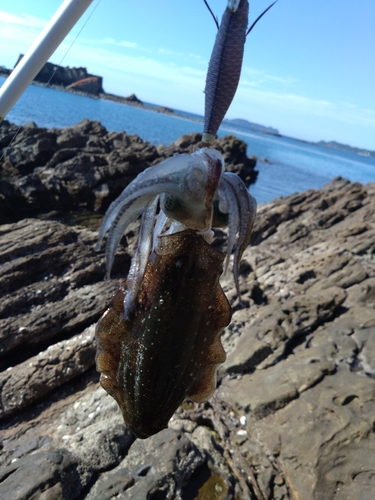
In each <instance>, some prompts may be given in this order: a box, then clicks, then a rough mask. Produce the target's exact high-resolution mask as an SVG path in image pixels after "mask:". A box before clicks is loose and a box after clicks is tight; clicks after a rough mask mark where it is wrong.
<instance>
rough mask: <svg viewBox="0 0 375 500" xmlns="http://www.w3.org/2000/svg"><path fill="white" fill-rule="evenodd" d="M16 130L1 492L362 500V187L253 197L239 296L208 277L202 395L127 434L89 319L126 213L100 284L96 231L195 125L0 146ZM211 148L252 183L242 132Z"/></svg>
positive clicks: (56, 134) (4, 251) (367, 272)
mask: <svg viewBox="0 0 375 500" xmlns="http://www.w3.org/2000/svg"><path fill="white" fill-rule="evenodd" d="M17 128H18V127H16V126H13V125H11V124H9V123H5V124H2V126H1V127H0V151H1V150H3V153H4V157H3V159H2V160H1V163H0V166H1V170H0V172H1V177H0V186H1V187H0V217H1V220H0V223H1V225H0V259H1V262H0V284H1V286H0V294H1V303H0V311H1V312H0V324H1V329H0V369H1V372H0V391H1V396H0V418H1V436H2V438H1V444H2V449H1V458H0V460H1V465H0V497H1V498H12V499H15V500H16V499H17V500H18V499H19V500H21V499H22V500H23V499H36V498H38V499H45V500H46V499H52V498H53V499H55V498H56V499H60V498H61V499H84V498H87V499H98V500H99V499H100V500H105V499H112V498H122V499H127V498H129V499H135V498H136V499H146V498H148V499H152V500H157V499H164V498H173V499H183V500H190V499H191V500H193V499H198V500H203V499H243V500H245V499H261V500H265V499H276V500H282V499H296V498H298V499H303V500H310V499H311V500H323V499H324V500H330V499H332V500H333V499H335V500H336V499H340V500H349V499H357V498H361V499H366V500H367V499H368V500H370V499H372V498H373V496H374V490H375V479H374V478H375V433H374V421H375V420H374V415H375V379H374V378H375V361H374V360H375V257H374V255H375V196H374V195H375V183H372V184H369V185H366V186H362V185H360V184H359V183H350V182H348V181H346V180H344V179H340V178H338V179H335V180H333V181H332V182H331V183H330V184H328V185H327V186H325V187H324V188H323V189H321V190H318V191H315V190H310V191H306V192H305V193H301V194H296V195H291V196H288V197H285V198H279V199H276V200H274V201H273V202H271V203H268V204H267V205H263V206H262V207H260V209H259V213H258V217H257V221H256V224H255V228H254V233H253V238H252V244H251V245H250V246H249V248H248V249H247V250H246V251H245V254H244V257H243V261H242V263H241V277H240V285H241V291H242V297H243V301H244V304H245V307H242V306H241V305H240V304H239V303H238V299H237V297H236V294H235V290H234V285H233V282H232V279H231V277H230V276H228V277H224V278H223V288H224V290H225V292H226V294H227V296H228V298H229V300H230V302H231V304H232V307H233V310H234V314H233V319H232V322H231V324H230V325H229V327H228V328H227V329H226V330H225V332H224V334H223V339H222V340H223V344H224V347H225V349H226V351H227V353H228V357H227V360H226V362H225V363H224V365H222V367H221V368H220V371H219V386H218V390H217V391H216V393H215V394H214V396H213V397H212V398H211V399H210V401H208V402H207V403H205V404H202V405H193V404H188V403H186V404H184V405H183V406H182V407H181V408H180V409H179V410H178V411H177V412H176V414H175V415H174V417H173V419H172V421H171V422H170V425H169V428H168V429H166V430H164V431H162V432H160V433H159V434H157V435H155V436H153V437H151V438H149V439H148V440H146V441H142V440H138V439H135V437H134V436H133V435H132V433H131V432H130V431H129V430H127V429H126V428H125V425H124V423H123V420H122V417H121V414H120V412H119V410H118V407H117V405H116V403H115V402H114V400H113V399H112V398H111V397H110V396H108V395H107V394H106V393H105V392H104V391H103V390H102V389H101V388H100V386H99V384H98V379H99V376H98V373H97V372H96V371H95V367H94V356H95V345H94V326H95V322H96V321H97V320H98V318H99V317H100V315H101V314H102V312H103V311H104V310H105V309H106V307H107V306H108V304H109V301H110V299H111V296H112V295H113V293H114V292H115V291H116V289H117V286H118V283H119V280H120V279H121V277H123V276H124V275H126V272H127V270H128V267H129V263H130V258H131V255H132V252H133V250H134V244H135V238H134V236H135V234H136V225H134V226H132V227H131V228H130V229H131V230H130V232H129V233H128V235H127V237H126V238H124V240H123V244H122V247H121V250H120V252H119V253H118V255H117V257H116V260H115V265H114V271H113V274H112V279H111V280H109V281H104V280H103V277H104V273H105V261H104V254H103V253H95V252H94V244H95V242H96V239H97V228H98V225H99V223H100V219H101V217H102V214H103V213H104V211H105V210H106V208H107V206H108V205H109V203H110V202H111V201H112V200H113V199H114V198H115V197H116V196H117V195H118V194H119V192H120V191H121V190H122V189H123V188H124V187H125V186H126V185H127V184H128V183H129V182H130V181H131V180H132V179H133V178H134V176H135V175H137V174H138V173H139V172H140V171H141V170H143V169H144V168H146V167H147V166H149V165H152V164H155V163H157V162H159V161H161V160H162V159H163V158H166V157H168V156H170V155H171V154H173V152H176V151H187V150H189V146H190V144H196V143H198V142H199V139H200V137H199V135H198V134H196V135H190V136H184V137H182V138H181V139H180V140H178V141H176V142H175V143H174V144H172V145H171V146H169V147H164V146H160V147H154V146H152V145H150V144H148V143H146V142H144V141H142V140H141V139H139V138H138V137H136V136H129V135H127V134H125V133H123V132H121V133H112V132H108V131H106V129H105V128H104V127H103V126H102V125H100V124H99V123H97V122H89V121H84V122H82V123H80V124H78V125H77V126H75V127H71V128H68V129H62V130H57V129H53V130H45V129H40V128H38V127H36V126H35V125H33V124H30V125H29V126H27V127H24V128H23V129H22V131H21V133H20V134H19V135H18V137H17V138H16V139H15V141H14V142H13V143H12V144H11V145H10V146H9V142H10V140H11V139H12V136H13V134H14V132H15V130H16V129H17ZM216 147H217V148H220V149H221V150H222V151H223V153H224V156H225V158H226V161H227V164H228V167H229V169H231V170H232V171H235V172H237V173H239V174H240V175H241V176H242V177H243V178H244V179H245V181H246V182H247V183H250V182H253V181H254V179H255V176H256V172H255V171H254V167H255V161H254V160H251V159H249V158H247V156H246V147H245V145H244V144H243V143H242V142H241V141H239V140H237V139H235V138H233V137H227V138H224V139H222V140H220V141H218V142H217V144H216ZM0 155H1V153H0ZM223 243H225V233H224V232H221V231H218V232H217V235H216V239H215V241H214V244H215V245H216V246H218V247H220V246H222V245H223Z"/></svg>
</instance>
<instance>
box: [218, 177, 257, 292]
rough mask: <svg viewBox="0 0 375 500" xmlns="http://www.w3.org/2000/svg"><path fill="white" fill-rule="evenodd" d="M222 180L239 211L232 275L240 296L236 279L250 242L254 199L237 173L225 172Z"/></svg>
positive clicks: (254, 206)
mask: <svg viewBox="0 0 375 500" xmlns="http://www.w3.org/2000/svg"><path fill="white" fill-rule="evenodd" d="M223 182H224V183H226V184H227V186H228V187H229V188H230V189H231V191H232V196H233V197H235V199H236V205H237V209H238V213H239V226H238V239H237V242H236V245H235V250H234V261H233V276H234V282H235V285H236V290H237V294H238V296H239V297H241V293H240V286H239V281H238V277H239V269H240V260H241V257H242V254H243V253H244V251H245V248H246V246H247V245H248V244H249V243H250V237H251V231H252V229H253V225H254V220H255V215H256V201H255V199H254V198H253V197H252V196H251V194H250V193H249V192H248V190H247V189H246V186H245V184H244V183H243V181H242V180H241V179H240V178H239V177H238V175H236V174H233V173H231V172H227V173H226V174H225V176H223Z"/></svg>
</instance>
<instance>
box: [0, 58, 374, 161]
mask: <svg viewBox="0 0 375 500" xmlns="http://www.w3.org/2000/svg"><path fill="white" fill-rule="evenodd" d="M11 72H12V70H9V69H7V68H0V77H1V76H2V77H4V78H7V77H8V76H9V75H10V74H11ZM31 85H37V86H39V87H46V88H50V89H52V90H59V91H62V92H68V93H70V94H75V95H78V96H81V97H90V98H92V99H103V100H106V101H112V102H117V103H119V104H125V105H127V106H133V107H136V108H141V109H144V110H146V111H152V112H154V113H161V114H165V115H169V116H173V117H175V118H180V119H183V120H187V121H190V122H194V123H203V122H204V118H203V116H202V118H201V119H200V118H198V117H192V116H186V115H182V114H180V113H179V112H178V111H176V110H174V109H172V108H168V107H167V106H162V105H158V104H153V105H150V104H145V103H144V102H142V101H141V100H140V99H138V98H137V96H136V95H135V94H132V95H131V96H129V97H123V96H119V95H116V94H110V93H107V92H102V93H99V95H97V96H96V95H94V94H91V93H89V92H84V91H80V90H77V89H75V88H67V87H64V86H63V85H53V84H46V83H41V82H37V81H33V82H32V83H31ZM186 113H188V112H186ZM245 121H247V120H245ZM249 123H250V122H249ZM221 127H222V128H224V129H226V130H228V127H229V130H228V131H230V132H233V133H236V132H238V133H240V134H241V133H245V134H246V133H251V132H253V133H254V132H255V133H260V134H262V135H265V136H271V137H280V138H286V139H292V140H295V141H298V142H302V143H304V144H311V145H313V146H319V147H323V148H325V149H328V150H337V151H343V152H347V153H352V154H355V155H357V156H361V157H365V158H375V151H372V150H368V149H365V148H357V147H354V146H350V145H347V144H341V143H339V142H337V141H333V140H330V141H324V140H320V141H318V142H311V141H308V140H305V139H299V138H296V137H290V136H288V135H283V134H280V133H276V132H270V131H265V130H262V129H261V128H259V129H257V128H253V127H248V128H247V127H245V126H242V127H241V128H242V129H244V130H241V129H240V128H238V127H236V126H234V125H232V124H231V123H230V120H229V121H228V122H227V123H226V120H225V119H224V120H223V123H222V124H221Z"/></svg>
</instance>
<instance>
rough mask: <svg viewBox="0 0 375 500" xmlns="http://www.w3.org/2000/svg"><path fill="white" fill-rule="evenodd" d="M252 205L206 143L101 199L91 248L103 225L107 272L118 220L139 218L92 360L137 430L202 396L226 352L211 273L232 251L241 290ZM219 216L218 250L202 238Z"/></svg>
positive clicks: (146, 432)
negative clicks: (222, 238)
mask: <svg viewBox="0 0 375 500" xmlns="http://www.w3.org/2000/svg"><path fill="white" fill-rule="evenodd" d="M158 207H159V213H158V214H157V212H158ZM255 213H256V202H255V200H254V198H253V197H252V196H251V195H250V193H249V192H248V191H247V189H246V186H245V184H244V183H243V181H242V180H241V179H240V178H239V177H238V176H237V175H235V174H232V173H229V172H225V171H224V159H223V157H222V155H221V153H220V152H219V151H216V150H214V149H208V148H201V149H198V150H197V151H195V152H194V153H192V154H180V155H175V156H173V157H172V158H168V159H167V160H165V161H163V162H161V163H159V164H158V165H155V166H153V167H150V168H148V169H146V170H145V171H144V172H142V173H141V174H139V175H138V177H137V178H136V179H134V181H133V182H131V183H130V184H129V185H128V186H127V187H126V188H125V189H124V191H123V192H122V194H121V195H120V196H119V197H118V198H117V199H116V200H115V201H114V202H113V203H112V204H111V205H110V207H109V209H108V211H107V213H106V215H105V217H104V220H103V223H102V226H101V229H100V233H99V240H98V244H97V247H96V249H97V250H100V247H101V245H102V241H103V238H104V236H105V234H106V233H107V232H109V235H108V238H107V244H106V257H107V277H108V278H109V276H110V272H111V267H112V264H113V260H114V256H115V253H116V249H117V247H118V245H119V242H120V240H121V238H122V236H123V234H124V231H125V230H126V228H127V226H128V225H129V224H130V223H131V222H133V221H134V220H135V219H137V218H138V217H140V216H141V225H140V229H139V235H138V245H137V249H136V252H135V255H134V257H133V259H132V263H131V266H130V270H129V273H128V277H127V279H126V280H125V281H124V282H122V283H121V285H120V288H119V289H118V291H117V293H116V294H115V296H114V298H113V300H112V303H111V304H110V307H109V308H108V309H107V311H106V312H105V313H104V314H103V316H102V317H101V319H100V320H99V322H98V324H97V327H96V341H97V355H96V365H97V370H98V371H99V372H100V373H101V377H100V383H101V385H102V387H103V388H104V389H105V390H106V391H107V392H108V393H109V394H110V395H112V396H113V397H114V398H115V400H116V401H117V403H118V405H119V407H120V408H121V411H122V414H123V417H124V421H125V423H126V425H127V426H128V427H129V428H130V429H131V430H132V431H133V432H134V433H135V434H136V436H137V437H139V438H142V439H145V438H147V437H149V436H151V435H153V434H155V433H157V432H159V431H160V430H162V429H164V428H165V427H166V426H167V425H168V421H169V420H170V418H171V417H172V415H173V413H174V412H175V411H176V409H177V408H178V406H179V405H180V404H181V403H182V402H183V401H184V399H186V398H188V399H190V400H192V401H195V402H202V401H205V400H206V399H208V398H209V397H210V396H211V394H212V393H213V391H214V390H215V388H216V369H217V366H218V365H219V364H221V363H223V362H224V361H225V359H226V355H225V351H224V349H223V347H222V345H221V341H220V335H221V333H222V331H223V329H224V328H225V327H226V326H227V325H228V324H229V322H230V319H231V307H230V305H229V303H228V300H227V299H226V297H225V295H224V292H223V290H222V288H221V286H220V283H219V279H220V275H221V274H222V271H223V267H224V260H226V264H225V268H226V269H228V263H229V259H230V256H231V254H232V252H233V253H234V258H233V276H234V281H235V284H236V288H237V293H238V294H239V296H240V288H239V264H240V260H241V257H242V254H243V252H244V250H245V248H246V246H247V245H248V243H249V240H250V235H251V230H252V226H253V223H254V218H255ZM226 225H228V226H229V231H228V245H227V252H226V255H225V254H224V253H223V252H221V251H220V250H217V249H215V248H213V247H212V246H211V245H210V242H211V241H212V238H213V230H212V228H213V227H224V226H226Z"/></svg>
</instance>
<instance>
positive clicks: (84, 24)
mask: <svg viewBox="0 0 375 500" xmlns="http://www.w3.org/2000/svg"><path fill="white" fill-rule="evenodd" d="M101 1H102V0H98V1H97V3H96V4H95V5H94V7H93V9H92V11H91V12H90V14H89V15H88V17H87V19H86V20H85V22H84V23H83V25H82V27H81V28H80V30H79V31H78V33H77V35H76V36H75V37H74V39H73V41H72V43H71V44H70V45H69V47H68V48H67V50H66V52H65V54H64V55H63V56H62V58H61V61H60V62H59V64H58V65H56V66H57V67H56V69H55V71H54V72H53V73H52V75H51V76H50V78H49V79H48V82H47V83H46V84H45V86H44V87H43V88H42V90H41V91H40V93H39V95H38V96H37V97H36V99H35V101H34V103H33V104H31V107H30V109H29V111H28V112H27V113H26V116H25V118H24V119H23V122H22V123H21V125H20V126H19V127H18V129H17V130H16V132H15V134H14V136H13V137H12V139H11V141H10V142H9V144H8V146H6V148H9V147H10V146H11V145H12V144H13V142H14V141H15V140H16V138H17V136H18V134H19V133H20V131H21V129H22V127H23V126H24V125H25V123H26V120H27V119H28V118H29V116H30V114H31V113H32V111H33V110H34V108H35V106H36V105H37V104H38V102H39V100H40V98H41V97H42V95H43V94H44V92H45V90H46V88H47V87H48V85H49V83H50V82H51V80H52V78H53V77H54V76H55V74H56V72H57V71H58V69H59V66H61V65H62V63H63V61H64V59H65V58H66V56H67V55H68V53H69V52H70V50H71V48H72V47H73V45H74V44H75V43H76V41H77V38H78V37H79V36H80V34H81V33H82V30H83V28H84V27H85V26H86V24H87V23H88V22H89V20H90V19H91V16H92V15H93V14H94V12H95V10H96V9H97V7H98V5H99V4H100V2H101ZM4 150H5V147H4V148H3V152H2V154H1V157H0V161H2V160H3V159H4V155H5V153H4Z"/></svg>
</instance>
